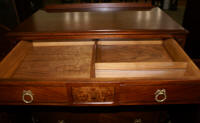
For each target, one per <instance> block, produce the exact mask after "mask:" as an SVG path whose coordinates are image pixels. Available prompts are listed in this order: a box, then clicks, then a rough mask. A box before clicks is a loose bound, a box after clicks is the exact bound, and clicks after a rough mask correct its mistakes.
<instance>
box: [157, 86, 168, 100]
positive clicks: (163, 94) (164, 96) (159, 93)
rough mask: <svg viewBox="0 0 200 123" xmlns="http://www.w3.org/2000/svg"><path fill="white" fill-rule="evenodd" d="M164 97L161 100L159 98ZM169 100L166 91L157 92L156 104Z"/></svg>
mask: <svg viewBox="0 0 200 123" xmlns="http://www.w3.org/2000/svg"><path fill="white" fill-rule="evenodd" d="M160 96H162V99H159V97H160ZM166 99H167V94H166V90H165V89H158V90H157V91H156V92H155V100H156V102H159V103H161V102H164V101H165V100H166Z"/></svg>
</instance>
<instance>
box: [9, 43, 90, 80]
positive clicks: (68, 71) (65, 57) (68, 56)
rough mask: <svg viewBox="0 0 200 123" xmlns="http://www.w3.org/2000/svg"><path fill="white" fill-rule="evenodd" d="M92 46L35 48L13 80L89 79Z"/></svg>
mask: <svg viewBox="0 0 200 123" xmlns="http://www.w3.org/2000/svg"><path fill="white" fill-rule="evenodd" d="M91 60H92V46H89V45H88V46H87V45H86V46H44V47H33V49H32V50H31V51H30V53H29V54H28V55H27V56H26V57H25V58H24V60H23V62H22V63H21V65H20V66H19V67H18V68H17V70H16V72H15V73H14V74H13V76H12V78H26V79H30V78H34V79H51V78H53V79H63V78H89V77H90V70H91V68H90V67H91Z"/></svg>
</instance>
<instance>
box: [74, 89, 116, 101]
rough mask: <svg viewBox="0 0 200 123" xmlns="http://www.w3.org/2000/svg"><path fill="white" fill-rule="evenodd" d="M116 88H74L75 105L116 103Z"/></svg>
mask: <svg viewBox="0 0 200 123" xmlns="http://www.w3.org/2000/svg"><path fill="white" fill-rule="evenodd" d="M114 90H115V89H114V87H72V95H73V100H74V103H88V102H93V103H95V102H96V103H97V102H103V103H113V102H114V98H115V97H114V95H115V94H114Z"/></svg>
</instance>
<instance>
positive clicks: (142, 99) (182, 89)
mask: <svg viewBox="0 0 200 123" xmlns="http://www.w3.org/2000/svg"><path fill="white" fill-rule="evenodd" d="M199 91H200V85H163V86H151V85H149V86H144V85H141V86H139V85H136V86H121V87H120V94H119V95H120V96H119V100H120V103H121V104H176V103H178V104H187V103H197V102H199V101H200V93H198V92H199Z"/></svg>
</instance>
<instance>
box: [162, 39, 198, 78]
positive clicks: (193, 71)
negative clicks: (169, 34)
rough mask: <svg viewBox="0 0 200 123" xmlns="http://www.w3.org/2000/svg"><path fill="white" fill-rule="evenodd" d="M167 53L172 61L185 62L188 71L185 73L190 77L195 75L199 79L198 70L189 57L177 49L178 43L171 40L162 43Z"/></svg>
mask: <svg viewBox="0 0 200 123" xmlns="http://www.w3.org/2000/svg"><path fill="white" fill-rule="evenodd" d="M164 45H165V48H166V49H167V52H168V53H169V54H170V55H171V56H172V58H173V60H174V61H187V62H188V69H187V73H188V74H190V75H196V76H197V77H200V70H199V68H198V67H197V66H196V65H195V64H194V62H193V61H192V60H191V59H190V57H189V56H188V55H187V54H186V53H185V52H184V50H183V49H182V48H181V47H179V45H178V43H177V42H176V41H175V40H173V39H168V40H166V41H165V42H164Z"/></svg>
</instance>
